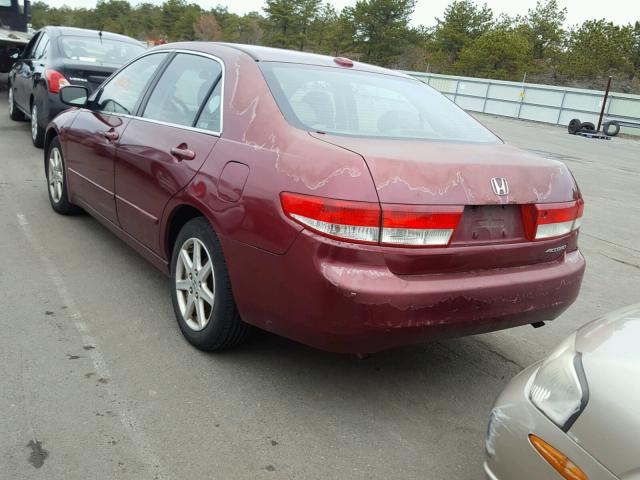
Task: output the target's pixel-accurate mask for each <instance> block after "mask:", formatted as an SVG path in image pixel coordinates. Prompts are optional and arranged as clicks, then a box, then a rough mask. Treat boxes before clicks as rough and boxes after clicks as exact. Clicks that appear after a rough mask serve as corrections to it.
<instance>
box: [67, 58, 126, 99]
mask: <svg viewBox="0 0 640 480" xmlns="http://www.w3.org/2000/svg"><path fill="white" fill-rule="evenodd" d="M116 70H117V67H116V66H110V65H101V64H91V63H86V62H75V61H72V60H67V61H65V63H64V72H63V73H64V76H65V77H66V78H67V80H69V82H70V83H71V84H72V85H81V86H83V87H87V88H88V89H89V93H91V92H93V91H94V90H95V89H96V88H98V87H99V86H100V85H101V84H102V82H104V81H105V80H106V79H107V78H109V76H110V75H111V74H112V73H113V72H115V71H116Z"/></svg>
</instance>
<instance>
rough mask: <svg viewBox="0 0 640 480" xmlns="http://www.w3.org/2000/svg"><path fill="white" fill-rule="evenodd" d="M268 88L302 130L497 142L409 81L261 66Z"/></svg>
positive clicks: (332, 70)
mask: <svg viewBox="0 0 640 480" xmlns="http://www.w3.org/2000/svg"><path fill="white" fill-rule="evenodd" d="M260 66H261V68H262V71H263V72H264V74H265V77H266V79H267V82H268V83H269V87H270V88H271V91H272V93H273V95H274V97H275V99H276V102H277V103H278V106H279V107H280V109H281V110H282V112H283V114H284V115H285V117H286V118H287V121H288V122H289V123H291V124H293V125H295V126H297V127H299V128H303V129H305V130H310V131H319V132H324V133H331V134H336V135H348V136H357V137H376V138H401V139H405V138H406V139H419V140H440V141H461V142H477V143H497V142H499V140H498V139H497V137H496V136H495V135H493V134H492V133H491V132H490V131H489V130H487V129H486V128H484V127H483V126H482V125H480V123H478V122H477V121H476V120H475V119H473V118H472V117H471V116H469V115H468V114H466V113H465V112H464V111H463V110H461V109H460V108H459V107H458V106H456V105H455V104H454V103H453V102H451V101H450V100H449V99H447V98H446V97H444V96H443V95H442V94H440V93H439V92H437V91H436V90H434V89H433V88H431V87H429V86H427V85H425V84H424V83H422V82H420V81H418V80H414V79H410V78H402V77H395V76H392V75H384V74H377V73H370V72H361V71H357V70H347V69H344V68H331V67H319V66H311V65H300V64H288V63H275V62H262V63H261V64H260Z"/></svg>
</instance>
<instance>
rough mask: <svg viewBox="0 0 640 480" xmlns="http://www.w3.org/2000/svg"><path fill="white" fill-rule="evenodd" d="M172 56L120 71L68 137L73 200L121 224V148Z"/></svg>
mask: <svg viewBox="0 0 640 480" xmlns="http://www.w3.org/2000/svg"><path fill="white" fill-rule="evenodd" d="M168 56H169V54H168V53H155V54H151V55H147V56H145V57H142V58H140V59H138V60H136V61H135V62H133V63H131V64H130V65H128V66H127V67H126V68H124V69H123V70H122V71H120V72H119V73H118V74H117V75H116V76H114V77H113V78H112V79H111V80H110V81H109V83H107V84H106V85H105V86H104V87H103V88H102V89H101V90H100V91H99V92H98V94H97V95H96V97H95V99H94V104H95V107H94V108H93V109H91V110H89V109H82V110H80V111H79V112H78V115H77V116H76V118H75V120H74V122H73V125H72V128H71V129H70V131H69V134H68V136H67V140H66V152H65V153H66V158H67V170H68V179H69V187H70V190H71V192H72V195H73V197H74V200H80V201H81V202H82V203H83V205H84V206H87V207H88V208H90V209H92V210H93V211H94V212H95V213H97V214H99V215H101V216H102V217H104V218H105V219H107V220H109V221H110V222H113V223H116V224H117V222H118V218H117V215H116V205H115V193H114V192H115V187H114V160H115V152H116V147H117V145H118V143H119V141H120V138H121V137H122V135H123V133H124V131H125V129H126V128H127V125H128V123H129V121H130V119H131V115H132V114H133V113H134V112H135V110H136V108H137V106H138V105H139V104H140V101H141V99H142V95H143V93H144V91H145V89H146V87H147V85H149V84H150V83H151V81H152V79H153V77H154V75H155V73H156V72H157V71H158V69H159V68H161V66H162V64H163V62H164V61H165V60H166V59H167V58H168Z"/></svg>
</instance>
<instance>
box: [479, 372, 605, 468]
mask: <svg viewBox="0 0 640 480" xmlns="http://www.w3.org/2000/svg"><path fill="white" fill-rule="evenodd" d="M538 367H539V363H538V364H534V365H532V366H530V367H528V368H527V369H525V370H523V371H522V372H521V373H520V374H519V375H517V376H516V377H515V378H514V379H513V380H511V382H510V383H509V384H508V385H507V387H506V388H505V390H504V391H503V392H502V393H501V394H500V396H499V397H498V399H497V400H496V403H495V405H494V407H493V410H492V411H491V415H490V419H489V426H488V428H487V437H486V443H485V450H486V461H485V463H484V474H485V478H487V479H488V480H508V479H513V478H517V479H519V480H547V479H548V480H557V479H559V478H561V477H560V476H559V475H558V473H556V471H555V470H554V469H553V468H552V467H551V466H550V465H549V464H548V463H547V462H546V461H545V460H544V459H543V458H542V456H541V455H540V454H538V452H537V451H536V450H535V449H534V448H533V446H532V445H531V443H530V442H529V438H528V437H529V434H530V433H533V434H535V435H537V436H538V437H540V438H542V439H543V440H544V441H545V442H548V443H549V444H551V445H553V446H554V447H555V448H556V449H558V450H560V451H561V452H562V453H564V454H565V455H566V456H567V457H569V458H570V459H571V461H572V462H573V463H574V464H575V465H577V466H578V467H579V468H580V469H581V470H582V471H583V472H584V473H586V474H587V476H588V478H590V479H599V480H616V479H617V477H615V476H614V475H613V474H612V473H611V472H610V471H609V470H608V469H607V468H606V467H604V466H603V465H602V464H601V463H600V462H598V461H597V460H596V459H595V458H593V457H592V456H591V455H590V454H589V453H588V452H586V451H585V450H584V449H583V448H582V447H581V446H580V445H578V444H577V443H576V442H575V441H574V440H573V439H572V438H571V437H570V436H569V435H567V434H566V433H564V432H563V431H562V430H560V429H559V428H558V427H557V426H556V425H554V424H553V423H552V422H551V421H550V420H549V419H547V417H545V416H544V415H543V414H542V413H541V412H540V411H539V410H538V409H537V408H535V407H534V406H533V404H532V403H531V402H530V401H529V399H528V392H529V386H530V384H531V382H532V380H533V376H534V375H535V373H536V372H537V370H538Z"/></svg>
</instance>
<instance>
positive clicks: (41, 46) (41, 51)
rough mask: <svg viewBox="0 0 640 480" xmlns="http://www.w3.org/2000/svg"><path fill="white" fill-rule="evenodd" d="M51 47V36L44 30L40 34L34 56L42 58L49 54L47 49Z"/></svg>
mask: <svg viewBox="0 0 640 480" xmlns="http://www.w3.org/2000/svg"><path fill="white" fill-rule="evenodd" d="M48 48H49V37H48V36H47V34H46V33H44V32H42V35H41V36H40V41H39V42H38V46H37V47H36V50H35V52H33V58H34V59H35V60H40V59H42V58H44V57H46V55H47V49H48Z"/></svg>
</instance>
